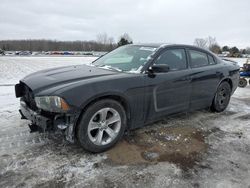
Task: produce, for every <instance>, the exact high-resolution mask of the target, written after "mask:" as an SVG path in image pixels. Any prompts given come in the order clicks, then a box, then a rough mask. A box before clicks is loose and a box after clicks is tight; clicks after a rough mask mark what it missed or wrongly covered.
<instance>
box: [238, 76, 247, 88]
mask: <svg viewBox="0 0 250 188" xmlns="http://www.w3.org/2000/svg"><path fill="white" fill-rule="evenodd" d="M238 86H239V87H246V86H247V80H246V79H245V78H240V79H239V84H238Z"/></svg>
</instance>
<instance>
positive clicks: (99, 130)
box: [76, 99, 127, 153]
mask: <svg viewBox="0 0 250 188" xmlns="http://www.w3.org/2000/svg"><path fill="white" fill-rule="evenodd" d="M126 126H127V117H126V113H125V110H124V108H123V106H122V105H121V104H120V103H119V102H117V101H115V100H112V99H103V100H100V101H97V102H95V103H94V104H92V105H91V106H89V107H88V108H87V110H86V111H85V112H84V113H83V115H82V117H81V120H80V122H79V124H78V125H77V129H76V131H77V134H76V135H77V140H78V142H79V143H80V145H81V146H82V147H83V148H84V149H85V150H87V151H90V152H92V153H100V152H103V151H106V150H108V149H109V148H111V147H112V146H114V145H115V144H116V143H117V141H118V140H120V139H121V137H122V136H123V134H124V131H125V129H126Z"/></svg>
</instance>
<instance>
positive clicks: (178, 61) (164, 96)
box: [145, 48, 191, 119]
mask: <svg viewBox="0 0 250 188" xmlns="http://www.w3.org/2000/svg"><path fill="white" fill-rule="evenodd" d="M153 64H167V65H168V66H169V68H170V70H169V72H166V73H155V74H154V76H153V77H152V76H148V75H145V83H146V86H147V87H146V88H147V91H146V97H145V99H146V103H147V104H148V109H149V110H148V114H147V118H146V119H155V118H158V117H160V116H163V115H167V114H171V113H175V112H181V111H185V110H187V109H188V107H189V98H190V92H191V85H190V75H191V69H189V68H188V65H187V54H186V51H185V49H184V48H170V49H166V50H164V51H162V52H161V53H160V55H159V56H157V57H156V58H155V60H154V61H153Z"/></svg>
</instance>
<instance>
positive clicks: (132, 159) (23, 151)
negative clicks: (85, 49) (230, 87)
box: [0, 57, 250, 188]
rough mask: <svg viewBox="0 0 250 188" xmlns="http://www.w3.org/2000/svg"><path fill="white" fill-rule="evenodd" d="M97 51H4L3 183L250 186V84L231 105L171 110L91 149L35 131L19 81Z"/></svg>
mask: <svg viewBox="0 0 250 188" xmlns="http://www.w3.org/2000/svg"><path fill="white" fill-rule="evenodd" d="M93 60H94V58H92V57H0V158H1V160H0V187H237V188H238V187H249V186H250V157H249V156H250V136H249V135H250V86H248V87H246V88H238V89H237V90H236V92H235V94H234V95H233V97H232V99H231V102H230V105H229V107H228V108H227V110H226V111H225V112H222V113H211V112H208V111H198V112H193V113H188V114H183V115H178V116H175V117H166V118H165V119H164V120H162V121H159V122H157V123H154V124H153V125H152V126H147V127H145V128H142V129H139V130H136V131H133V132H131V133H130V134H129V135H127V136H125V139H124V140H122V141H121V142H120V143H118V144H117V145H116V146H115V147H114V148H113V149H112V150H110V151H108V152H105V153H103V154H90V153H87V152H85V151H84V150H83V149H81V148H80V147H78V146H77V145H74V144H70V143H68V142H66V141H65V140H62V138H61V137H60V136H54V135H49V134H46V133H45V134H38V133H29V130H28V128H27V124H28V121H25V120H21V119H20V115H19V114H18V106H19V101H18V100H17V99H16V98H15V96H14V84H15V83H17V82H18V80H19V79H21V78H22V77H23V76H25V75H27V74H29V73H31V72H35V71H37V70H41V69H45V68H51V67H57V66H66V65H73V64H82V63H89V62H90V61H93Z"/></svg>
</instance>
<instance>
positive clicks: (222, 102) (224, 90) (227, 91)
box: [211, 82, 231, 112]
mask: <svg viewBox="0 0 250 188" xmlns="http://www.w3.org/2000/svg"><path fill="white" fill-rule="evenodd" d="M230 97H231V87H230V85H229V83H228V82H222V83H221V84H220V85H219V87H218V88H217V91H216V94H215V97H214V100H213V103H212V106H211V109H212V111H215V112H222V111H224V110H225V109H226V108H227V106H228V104H229V101H230Z"/></svg>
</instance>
